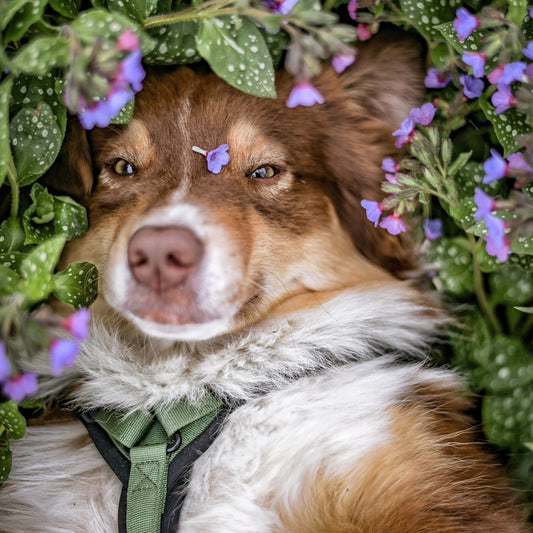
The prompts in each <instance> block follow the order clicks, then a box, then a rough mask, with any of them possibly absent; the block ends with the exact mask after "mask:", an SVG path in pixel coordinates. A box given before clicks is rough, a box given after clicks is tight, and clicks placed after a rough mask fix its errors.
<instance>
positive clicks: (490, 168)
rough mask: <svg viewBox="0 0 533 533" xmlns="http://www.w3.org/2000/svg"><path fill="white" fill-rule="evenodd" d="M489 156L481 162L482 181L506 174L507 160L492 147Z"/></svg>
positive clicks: (486, 181) (485, 181)
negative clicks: (483, 172) (483, 173)
mask: <svg viewBox="0 0 533 533" xmlns="http://www.w3.org/2000/svg"><path fill="white" fill-rule="evenodd" d="M490 153H491V157H489V158H488V159H487V160H486V161H485V162H484V163H483V170H484V171H485V175H484V176H483V183H491V182H492V181H495V180H499V179H501V178H503V177H504V176H505V175H506V174H507V169H508V165H507V161H505V159H504V158H503V157H502V156H501V155H500V154H499V153H498V151H497V150H495V149H494V148H491V149H490Z"/></svg>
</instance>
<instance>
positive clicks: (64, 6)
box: [48, 0, 80, 19]
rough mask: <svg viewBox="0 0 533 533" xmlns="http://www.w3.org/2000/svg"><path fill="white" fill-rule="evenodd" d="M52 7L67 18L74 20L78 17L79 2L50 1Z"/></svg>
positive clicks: (72, 0) (70, 0) (77, 0)
mask: <svg viewBox="0 0 533 533" xmlns="http://www.w3.org/2000/svg"><path fill="white" fill-rule="evenodd" d="M48 3H49V4H50V6H52V8H53V9H55V10H56V11H57V12H58V13H59V14H61V15H63V16H64V17H66V18H69V19H73V18H76V16H77V15H78V10H79V7H80V1H79V0H48Z"/></svg>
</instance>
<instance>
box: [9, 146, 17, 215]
mask: <svg viewBox="0 0 533 533" xmlns="http://www.w3.org/2000/svg"><path fill="white" fill-rule="evenodd" d="M7 179H8V181H9V185H10V186H11V216H12V217H14V218H15V217H17V216H18V214H19V203H20V191H19V184H18V180H17V169H16V168H15V163H14V161H13V155H12V154H9V162H8V164H7Z"/></svg>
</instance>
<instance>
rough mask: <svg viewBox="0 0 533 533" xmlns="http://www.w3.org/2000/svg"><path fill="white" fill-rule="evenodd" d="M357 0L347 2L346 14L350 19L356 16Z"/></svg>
mask: <svg viewBox="0 0 533 533" xmlns="http://www.w3.org/2000/svg"><path fill="white" fill-rule="evenodd" d="M358 4H359V0H350V1H349V2H348V15H350V18H351V19H352V20H355V19H356V18H357V9H358V8H359V5H358Z"/></svg>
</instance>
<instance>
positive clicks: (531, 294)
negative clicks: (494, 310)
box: [489, 265, 533, 306]
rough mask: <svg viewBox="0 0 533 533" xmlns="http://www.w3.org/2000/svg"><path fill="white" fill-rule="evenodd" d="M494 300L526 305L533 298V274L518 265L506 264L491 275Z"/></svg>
mask: <svg viewBox="0 0 533 533" xmlns="http://www.w3.org/2000/svg"><path fill="white" fill-rule="evenodd" d="M489 284H490V295H491V299H492V301H493V302H497V303H504V304H508V305H513V306H515V305H525V304H528V303H529V302H531V300H532V299H533V274H532V273H530V272H524V271H523V270H522V269H520V268H518V267H516V266H509V265H506V266H504V267H503V268H500V269H498V270H497V271H496V272H494V273H493V274H492V275H491V276H490V277H489Z"/></svg>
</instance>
